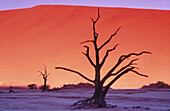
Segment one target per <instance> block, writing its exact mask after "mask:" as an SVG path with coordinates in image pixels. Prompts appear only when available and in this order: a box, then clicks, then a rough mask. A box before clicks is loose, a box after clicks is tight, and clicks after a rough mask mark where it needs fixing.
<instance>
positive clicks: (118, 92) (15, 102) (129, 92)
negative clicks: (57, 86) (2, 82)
mask: <svg viewBox="0 0 170 111" xmlns="http://www.w3.org/2000/svg"><path fill="white" fill-rule="evenodd" d="M15 91H16V92H15V93H8V90H7V89H6V90H5V89H3V90H1V89H0V111H30V110H31V111H67V110H70V105H72V104H73V103H74V102H77V101H79V100H82V99H85V98H88V97H91V96H92V94H93V90H92V89H88V88H81V89H65V90H59V91H55V92H41V91H40V90H29V89H22V90H21V89H20V90H19V89H18V90H15ZM106 101H107V103H108V104H112V105H117V107H116V108H99V109H79V110H78V111H105V110H106V111H144V110H150V111H170V90H168V89H126V90H125V89H115V90H114V89H111V90H109V92H108V94H107V97H106ZM134 107H135V108H134ZM76 111H77V110H76Z"/></svg>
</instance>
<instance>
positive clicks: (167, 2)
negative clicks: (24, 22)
mask: <svg viewBox="0 0 170 111" xmlns="http://www.w3.org/2000/svg"><path fill="white" fill-rule="evenodd" d="M43 4H45V5H48V4H51V5H83V6H102V7H128V8H144V9H163V10H170V0H0V10H9V9H19V8H28V7H33V6H35V5H43Z"/></svg>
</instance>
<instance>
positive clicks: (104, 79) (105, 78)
mask: <svg viewBox="0 0 170 111" xmlns="http://www.w3.org/2000/svg"><path fill="white" fill-rule="evenodd" d="M137 60H139V59H133V60H131V61H130V62H129V64H127V65H126V66H124V67H122V68H121V69H120V70H118V71H117V72H116V73H112V72H111V73H109V74H107V75H106V76H105V77H104V78H103V79H102V81H101V82H102V84H103V83H104V82H105V81H106V80H107V79H108V78H109V77H110V76H113V75H117V74H119V73H120V72H122V71H123V70H125V69H126V68H128V67H129V66H131V65H132V64H133V62H135V61H137ZM131 68H135V67H131Z"/></svg>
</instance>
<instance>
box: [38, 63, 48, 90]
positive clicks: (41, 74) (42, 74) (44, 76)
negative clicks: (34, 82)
mask: <svg viewBox="0 0 170 111" xmlns="http://www.w3.org/2000/svg"><path fill="white" fill-rule="evenodd" d="M38 72H39V73H40V75H39V76H42V77H43V80H44V85H43V88H42V91H47V77H48V76H49V75H50V73H48V72H47V67H46V66H45V64H44V73H43V72H41V71H38Z"/></svg>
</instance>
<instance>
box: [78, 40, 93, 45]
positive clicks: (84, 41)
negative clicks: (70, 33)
mask: <svg viewBox="0 0 170 111" xmlns="http://www.w3.org/2000/svg"><path fill="white" fill-rule="evenodd" d="M87 42H94V41H93V40H86V41H84V42H81V43H80V44H84V43H87Z"/></svg>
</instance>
